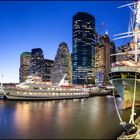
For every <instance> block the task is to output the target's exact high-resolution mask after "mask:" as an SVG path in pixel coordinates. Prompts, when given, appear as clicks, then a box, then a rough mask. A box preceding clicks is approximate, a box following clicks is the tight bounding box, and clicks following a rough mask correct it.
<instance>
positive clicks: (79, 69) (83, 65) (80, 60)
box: [72, 12, 97, 84]
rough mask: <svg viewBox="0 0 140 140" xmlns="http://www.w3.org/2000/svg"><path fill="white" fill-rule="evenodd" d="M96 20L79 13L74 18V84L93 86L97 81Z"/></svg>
mask: <svg viewBox="0 0 140 140" xmlns="http://www.w3.org/2000/svg"><path fill="white" fill-rule="evenodd" d="M96 36H97V35H96V32H95V19H94V17H93V16H92V15H90V14H88V13H84V12H78V13H77V14H76V15H74V16H73V50H72V72H73V74H72V80H73V83H74V84H92V83H94V81H95V78H94V77H95V72H94V70H95V43H96Z"/></svg>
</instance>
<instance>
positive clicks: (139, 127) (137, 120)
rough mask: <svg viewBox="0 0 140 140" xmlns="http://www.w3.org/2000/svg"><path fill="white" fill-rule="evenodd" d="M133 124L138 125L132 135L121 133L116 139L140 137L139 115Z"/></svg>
mask: <svg viewBox="0 0 140 140" xmlns="http://www.w3.org/2000/svg"><path fill="white" fill-rule="evenodd" d="M135 124H136V126H137V127H138V131H137V133H136V134H133V135H125V133H123V134H122V135H121V136H120V137H119V138H117V140H124V139H134V140H137V139H140V116H139V117H138V118H137V119H136V120H135Z"/></svg>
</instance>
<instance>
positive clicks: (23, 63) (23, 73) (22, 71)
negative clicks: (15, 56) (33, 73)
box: [19, 52, 31, 82]
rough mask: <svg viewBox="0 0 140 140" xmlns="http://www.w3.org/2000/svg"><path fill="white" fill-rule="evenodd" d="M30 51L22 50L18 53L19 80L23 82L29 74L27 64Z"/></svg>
mask: <svg viewBox="0 0 140 140" xmlns="http://www.w3.org/2000/svg"><path fill="white" fill-rule="evenodd" d="M30 57H31V53H30V52H23V53H22V54H21V55H20V68H19V81H20V82H24V81H25V80H26V79H27V77H28V76H29V66H30Z"/></svg>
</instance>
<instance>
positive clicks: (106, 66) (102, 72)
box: [95, 34, 115, 85]
mask: <svg viewBox="0 0 140 140" xmlns="http://www.w3.org/2000/svg"><path fill="white" fill-rule="evenodd" d="M114 47H115V44H114V43H112V42H110V39H109V36H108V35H107V34H105V35H102V36H100V37H99V43H98V44H97V46H96V59H95V60H96V64H95V66H96V84H101V85H106V84H108V82H109V80H108V73H109V72H110V70H111V61H112V62H113V61H115V58H114V59H111V56H110V54H111V52H112V53H113V51H114V49H115V48H114Z"/></svg>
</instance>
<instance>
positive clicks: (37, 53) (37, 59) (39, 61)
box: [30, 48, 45, 80]
mask: <svg viewBox="0 0 140 140" xmlns="http://www.w3.org/2000/svg"><path fill="white" fill-rule="evenodd" d="M30 75H37V76H40V77H42V80H44V78H45V63H44V55H43V51H42V49H41V48H34V49H32V51H31V60H30Z"/></svg>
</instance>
